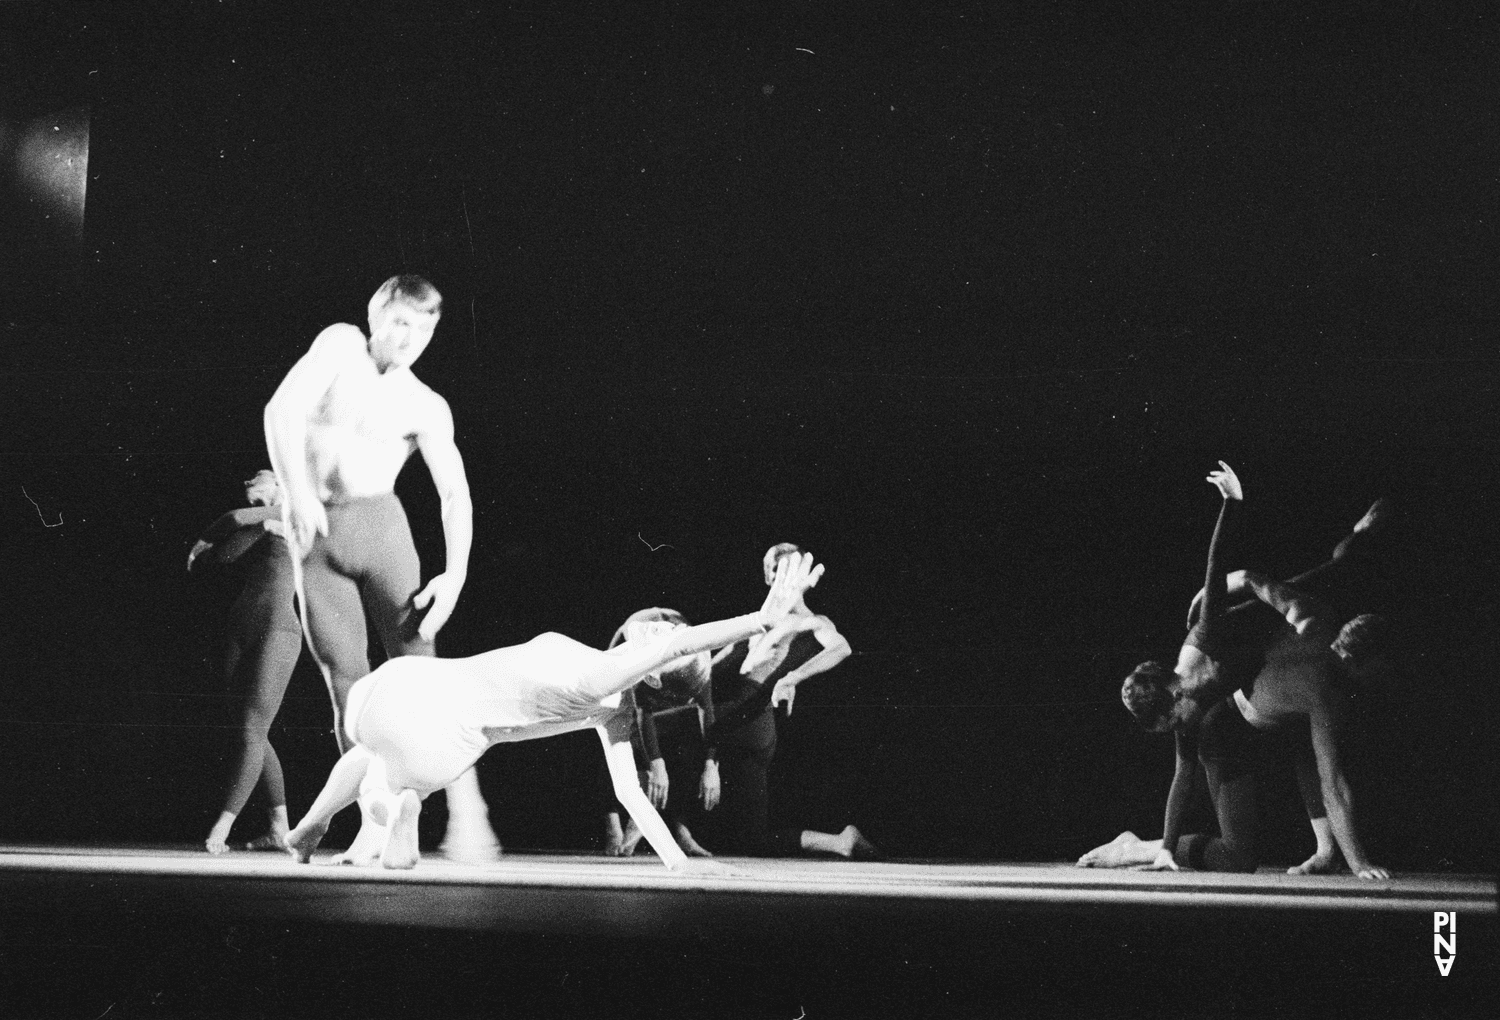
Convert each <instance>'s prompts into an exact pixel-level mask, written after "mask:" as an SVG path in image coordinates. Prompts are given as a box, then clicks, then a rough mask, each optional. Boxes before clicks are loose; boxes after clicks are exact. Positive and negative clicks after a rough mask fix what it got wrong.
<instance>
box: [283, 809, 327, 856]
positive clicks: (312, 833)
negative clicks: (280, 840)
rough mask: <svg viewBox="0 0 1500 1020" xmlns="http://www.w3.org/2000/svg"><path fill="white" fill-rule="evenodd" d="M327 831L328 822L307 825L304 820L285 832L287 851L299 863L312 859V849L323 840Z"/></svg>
mask: <svg viewBox="0 0 1500 1020" xmlns="http://www.w3.org/2000/svg"><path fill="white" fill-rule="evenodd" d="M327 833H328V823H327V822H323V823H322V824H321V825H309V824H308V823H307V822H306V821H305V820H304V821H303V823H302V824H301V825H299V826H297V827H296V828H295V829H293V830H292V831H291V832H289V833H287V834H286V849H287V853H289V854H291V855H292V856H293V857H295V858H297V860H298V862H299V863H302V864H306V863H307V862H308V861H310V860H312V855H313V851H314V850H316V849H317V848H318V844H319V843H321V842H322V841H323V837H324V836H325V835H326V834H327Z"/></svg>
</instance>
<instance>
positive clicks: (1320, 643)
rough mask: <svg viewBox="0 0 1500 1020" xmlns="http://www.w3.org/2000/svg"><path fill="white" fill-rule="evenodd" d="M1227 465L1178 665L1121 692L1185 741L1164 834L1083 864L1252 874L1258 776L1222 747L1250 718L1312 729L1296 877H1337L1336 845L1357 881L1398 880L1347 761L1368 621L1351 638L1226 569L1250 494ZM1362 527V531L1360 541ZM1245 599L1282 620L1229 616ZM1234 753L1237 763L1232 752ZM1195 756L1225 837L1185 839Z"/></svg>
mask: <svg viewBox="0 0 1500 1020" xmlns="http://www.w3.org/2000/svg"><path fill="white" fill-rule="evenodd" d="M1219 464H1220V468H1221V469H1222V470H1220V471H1215V472H1212V473H1211V474H1210V475H1209V478H1208V480H1209V482H1210V483H1211V484H1213V485H1214V486H1215V487H1216V488H1218V489H1219V491H1220V493H1221V494H1222V496H1223V498H1224V504H1223V507H1222V508H1221V512H1220V515H1219V522H1218V524H1217V525H1216V527H1215V529H1214V537H1213V541H1212V542H1211V543H1210V546H1209V556H1208V570H1207V577H1206V579H1205V582H1204V588H1203V591H1202V593H1201V612H1199V613H1198V614H1197V616H1198V618H1197V620H1196V622H1195V623H1194V625H1193V628H1192V631H1191V633H1190V634H1189V635H1188V639H1187V641H1186V642H1184V644H1183V647H1182V650H1181V652H1180V654H1179V656H1178V661H1177V666H1176V668H1175V669H1174V670H1171V671H1169V670H1167V669H1166V667H1165V666H1163V665H1162V664H1160V663H1155V662H1147V663H1143V664H1142V665H1140V666H1138V667H1136V669H1135V671H1134V672H1132V673H1131V675H1130V676H1129V677H1127V678H1126V680H1125V684H1124V687H1123V689H1122V691H1121V698H1122V700H1123V701H1124V702H1125V705H1126V707H1127V708H1128V709H1129V710H1130V712H1131V714H1132V715H1134V716H1135V717H1136V719H1137V720H1138V721H1139V722H1141V724H1142V725H1143V726H1145V727H1146V728H1147V729H1150V730H1152V731H1154V732H1163V731H1167V730H1170V731H1172V732H1173V733H1174V734H1175V735H1176V742H1177V769H1176V772H1175V773H1174V775H1173V780H1172V787H1171V790H1170V792H1169V793H1168V796H1167V808H1166V816H1165V821H1164V825H1163V833H1162V838H1161V839H1160V840H1151V841H1147V840H1141V839H1138V838H1137V837H1135V836H1134V834H1132V833H1122V834H1121V835H1120V836H1119V837H1117V838H1116V839H1115V840H1114V842H1112V843H1108V844H1105V845H1104V846H1102V847H1099V848H1097V849H1095V850H1093V851H1090V852H1089V853H1087V854H1085V855H1084V856H1083V857H1082V858H1080V859H1079V862H1078V863H1079V864H1080V865H1082V866H1085V867H1124V866H1144V867H1147V868H1149V869H1155V870H1172V871H1176V870H1178V868H1179V866H1180V865H1181V864H1188V865H1190V866H1193V867H1198V868H1204V867H1208V868H1209V869H1210V870H1253V869H1254V867H1255V863H1256V858H1255V856H1254V851H1253V848H1247V847H1245V846H1241V845H1237V843H1242V842H1245V843H1248V842H1253V840H1240V839H1238V838H1237V836H1236V833H1247V834H1253V827H1254V809H1255V808H1254V800H1253V789H1254V786H1253V780H1251V779H1250V777H1249V775H1248V773H1247V772H1246V771H1245V770H1244V769H1243V768H1241V767H1240V766H1239V764H1238V763H1234V765H1233V767H1231V768H1229V769H1225V770H1223V774H1220V771H1221V769H1220V766H1221V763H1220V761H1219V760H1218V745H1220V744H1222V743H1225V742H1235V741H1239V742H1240V743H1242V742H1243V741H1242V738H1236V737H1234V736H1233V730H1232V728H1231V727H1232V726H1233V725H1234V724H1236V723H1239V722H1240V721H1241V720H1242V721H1243V723H1248V724H1249V726H1250V727H1253V728H1255V729H1257V730H1272V729H1280V728H1285V727H1289V726H1294V725H1300V724H1302V723H1304V722H1305V723H1306V724H1307V726H1308V729H1309V733H1310V740H1311V744H1310V750H1308V751H1307V753H1303V751H1302V750H1299V752H1298V754H1297V757H1296V764H1297V768H1298V774H1299V776H1298V778H1299V785H1300V786H1301V788H1302V792H1303V799H1304V802H1305V803H1306V805H1307V808H1308V814H1309V817H1310V818H1311V820H1312V824H1313V831H1314V835H1315V836H1316V838H1317V844H1318V849H1317V852H1316V853H1315V854H1314V855H1313V857H1312V858H1310V859H1309V860H1308V861H1306V862H1304V863H1303V864H1302V865H1299V866H1298V867H1296V868H1293V869H1290V870H1291V871H1293V872H1294V873H1304V874H1305V873H1316V872H1325V871H1329V870H1331V869H1332V867H1333V846H1332V844H1333V842H1334V841H1336V842H1337V844H1338V847H1339V848H1340V849H1341V850H1343V853H1344V858H1345V861H1346V862H1347V863H1348V865H1349V869H1350V870H1351V871H1353V872H1354V873H1355V874H1356V875H1358V876H1359V877H1360V878H1365V879H1384V878H1389V877H1390V872H1389V871H1387V870H1386V869H1385V868H1382V867H1379V866H1377V865H1375V864H1372V863H1371V862H1370V860H1369V857H1368V856H1367V854H1366V853H1365V850H1364V845H1363V842H1362V841H1361V839H1360V837H1359V831H1358V827H1357V826H1356V823H1355V813H1354V798H1353V794H1352V792H1351V789H1350V786H1349V783H1348V780H1347V778H1346V777H1345V774H1344V768H1343V760H1342V759H1343V755H1342V751H1343V744H1344V742H1345V728H1346V719H1347V716H1348V704H1347V700H1348V694H1347V691H1346V680H1347V678H1348V677H1349V675H1350V672H1351V670H1350V667H1349V666H1348V665H1346V664H1345V662H1344V661H1343V660H1344V659H1345V656H1346V653H1347V652H1348V651H1349V650H1350V646H1351V645H1352V644H1353V643H1354V642H1355V639H1356V638H1357V636H1358V631H1360V630H1363V629H1365V626H1366V625H1367V624H1368V622H1369V618H1368V617H1364V618H1360V619H1359V620H1358V621H1355V622H1353V623H1351V624H1350V625H1349V627H1346V628H1345V631H1346V632H1347V636H1346V635H1342V634H1340V631H1339V628H1338V622H1339V621H1338V618H1337V616H1335V615H1334V613H1333V612H1332V610H1331V609H1329V608H1328V607H1327V606H1326V605H1325V604H1323V603H1322V602H1320V601H1319V600H1317V599H1315V598H1313V597H1312V596H1310V595H1309V594H1307V593H1306V592H1304V591H1301V590H1299V589H1297V588H1295V587H1293V586H1292V585H1290V584H1285V583H1280V582H1276V581H1273V580H1272V579H1270V578H1268V577H1266V576H1265V575H1263V574H1259V573H1257V572H1253V571H1243V570H1240V571H1235V572H1233V573H1232V574H1226V573H1225V572H1224V571H1223V569H1222V566H1221V563H1222V556H1223V545H1224V539H1225V537H1226V534H1227V532H1228V531H1229V530H1230V528H1231V526H1232V524H1233V517H1234V511H1235V510H1236V509H1237V508H1238V505H1239V504H1240V503H1241V502H1242V501H1243V498H1244V494H1243V491H1242V489H1241V487H1240V482H1239V479H1238V478H1237V477H1235V474H1234V472H1233V470H1231V469H1230V467H1229V466H1228V465H1227V464H1225V463H1224V462H1223V461H1220V462H1219ZM1363 524H1365V522H1361V525H1363ZM1361 525H1356V526H1355V527H1356V534H1358V532H1359V531H1360V530H1361ZM1342 548H1344V546H1343V545H1342V544H1341V549H1342ZM1304 576H1306V577H1311V576H1313V575H1312V574H1309V575H1304ZM1247 592H1248V593H1253V594H1254V595H1255V596H1256V598H1257V599H1258V600H1259V602H1260V603H1263V604H1264V606H1269V607H1271V608H1272V609H1274V610H1275V611H1276V614H1277V615H1276V618H1273V619H1271V620H1270V621H1269V622H1266V621H1265V620H1263V619H1257V618H1256V616H1255V615H1253V614H1252V613H1251V612H1247V611H1246V610H1245V609H1236V610H1235V611H1233V612H1231V611H1230V610H1229V608H1228V607H1229V600H1230V598H1231V597H1234V596H1242V595H1244V594H1246V593H1247ZM1196 603H1197V600H1195V604H1196ZM1250 608H1253V606H1252V607H1250ZM1350 628H1354V629H1353V630H1351V629H1350ZM1225 699H1232V700H1231V701H1226V700H1225ZM1221 734H1227V735H1228V736H1227V738H1224V737H1221V736H1220V735H1221ZM1200 741H1201V743H1202V750H1201V751H1200V749H1199V745H1200ZM1211 746H1213V748H1214V750H1213V751H1210V750H1209V749H1210V747H1211ZM1236 751H1237V749H1236ZM1228 756H1229V757H1235V758H1238V757H1239V755H1238V754H1237V753H1235V752H1231V753H1230V755H1228ZM1195 758H1197V759H1201V760H1202V763H1203V764H1204V766H1205V768H1206V770H1207V771H1208V773H1209V775H1208V780H1209V793H1210V795H1211V797H1212V799H1213V801H1214V806H1215V810H1216V812H1217V813H1218V816H1219V820H1220V828H1221V838H1219V839H1217V840H1215V839H1209V838H1207V837H1202V836H1194V837H1191V838H1189V837H1183V836H1182V835H1181V826H1182V823H1183V820H1184V818H1185V815H1186V811H1187V805H1188V800H1189V797H1190V791H1191V789H1192V783H1193V778H1194V775H1195V772H1196V768H1197V764H1198V762H1197V761H1195V760H1194V759H1195ZM1325 809H1326V816H1325V815H1324V811H1325ZM1330 836H1331V839H1330Z"/></svg>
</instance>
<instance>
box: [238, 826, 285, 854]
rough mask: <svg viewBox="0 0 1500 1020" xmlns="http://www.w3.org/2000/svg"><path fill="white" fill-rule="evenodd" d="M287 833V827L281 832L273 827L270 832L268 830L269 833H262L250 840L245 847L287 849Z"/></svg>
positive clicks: (247, 848)
mask: <svg viewBox="0 0 1500 1020" xmlns="http://www.w3.org/2000/svg"><path fill="white" fill-rule="evenodd" d="M286 835H287V834H286V830H285V829H283V830H281V831H280V832H277V831H276V830H274V829H273V830H271V831H270V832H267V833H264V834H262V835H259V836H256V837H255V838H254V839H252V840H251V841H250V842H248V843H246V844H245V849H246V850H285V849H286Z"/></svg>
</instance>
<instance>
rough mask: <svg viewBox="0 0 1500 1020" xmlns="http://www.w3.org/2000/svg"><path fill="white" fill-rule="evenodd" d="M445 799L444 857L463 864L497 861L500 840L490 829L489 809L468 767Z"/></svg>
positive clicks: (448, 790) (474, 776) (473, 772)
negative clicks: (446, 811)
mask: <svg viewBox="0 0 1500 1020" xmlns="http://www.w3.org/2000/svg"><path fill="white" fill-rule="evenodd" d="M444 792H445V793H446V794H447V796H448V831H447V833H446V834H445V835H444V836H443V846H442V850H443V854H444V855H445V856H447V857H448V858H450V859H452V860H455V861H461V862H463V863H465V864H492V863H494V862H495V861H497V860H499V859H500V840H499V839H498V838H497V837H496V836H495V830H494V829H493V828H491V827H490V810H489V807H488V805H486V804H485V802H484V794H482V793H480V791H479V776H478V775H477V774H476V773H475V771H474V770H473V769H472V768H470V769H468V770H467V771H465V772H464V774H463V775H461V776H459V777H458V778H457V779H455V780H454V781H453V782H451V783H449V784H448V786H447V788H446V789H445V791H444Z"/></svg>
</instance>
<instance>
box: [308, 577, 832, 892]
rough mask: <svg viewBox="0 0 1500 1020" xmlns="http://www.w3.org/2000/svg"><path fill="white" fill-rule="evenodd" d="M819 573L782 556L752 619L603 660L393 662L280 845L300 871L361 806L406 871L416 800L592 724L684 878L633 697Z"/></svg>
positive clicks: (566, 645)
mask: <svg viewBox="0 0 1500 1020" xmlns="http://www.w3.org/2000/svg"><path fill="white" fill-rule="evenodd" d="M822 574H823V568H822V566H821V565H818V566H815V565H814V563H813V558H812V557H811V556H810V555H800V554H795V555H791V556H787V557H785V558H784V559H783V561H782V562H781V563H780V564H779V565H778V567H777V573H776V578H775V582H774V583H773V584H772V586H771V591H770V592H769V594H767V596H766V599H765V602H764V603H763V604H762V606H761V608H760V610H759V611H758V612H754V613H749V614H746V615H745V616H737V617H734V618H733V619H729V620H720V621H718V622H716V623H705V624H699V625H697V626H692V627H690V626H687V625H685V624H677V623H673V622H671V621H638V622H632V623H631V624H628V625H627V628H626V631H627V633H626V640H625V642H624V643H623V644H620V645H618V646H616V647H615V648H612V649H611V650H609V651H607V652H604V651H599V650H598V649H594V648H589V647H588V646H587V645H583V644H580V643H579V642H577V641H574V640H573V639H572V638H569V637H565V636H563V635H562V634H554V633H548V634H542V635H540V636H539V637H535V638H532V639H531V640H530V641H528V642H526V643H525V644H523V645H513V646H511V647H508V648H497V649H495V650H494V651H490V652H484V653H482V654H480V655H474V656H470V657H468V658H464V659H437V658H426V657H408V658H400V659H391V660H390V661H388V662H386V663H384V664H383V665H382V666H380V668H378V669H376V670H375V671H374V672H373V673H371V674H370V675H369V676H367V677H365V678H364V679H362V680H360V681H359V682H358V683H357V684H355V685H354V688H353V690H352V691H351V692H350V695H349V706H348V713H347V714H346V716H345V717H344V727H345V731H346V733H347V735H348V737H349V739H350V740H351V741H353V743H354V747H353V748H352V749H351V750H350V751H349V752H348V753H346V754H345V755H344V757H343V758H341V759H339V762H338V764H336V765H335V766H334V767H333V771H332V772H331V773H330V774H329V776H328V782H327V784H326V785H325V786H324V787H323V791H322V792H321V793H320V794H318V797H317V799H316V800H315V801H314V802H313V805H312V807H311V808H309V809H308V812H307V815H306V816H305V817H304V818H303V819H302V820H301V821H300V822H298V823H297V827H296V828H295V829H293V830H292V832H291V834H290V835H289V836H288V837H287V845H288V848H289V849H290V850H291V852H292V854H293V856H295V857H296V858H297V859H298V860H299V861H302V862H304V863H305V862H306V861H308V860H309V859H310V858H311V856H312V853H313V851H314V850H316V849H317V846H318V842H319V840H321V839H322V837H323V833H324V832H326V831H327V829H328V823H329V820H330V819H332V818H333V816H334V815H335V814H337V813H338V812H339V811H341V810H343V809H344V808H345V807H348V806H349V805H350V804H352V803H354V801H355V800H356V799H358V801H359V804H360V809H361V811H362V812H365V813H368V814H370V815H372V816H373V817H374V818H375V819H376V820H377V821H379V822H381V823H382V824H387V823H388V828H387V829H386V833H387V835H386V839H385V845H384V846H382V847H381V848H380V863H381V865H382V866H384V867H387V868H411V867H414V866H415V865H416V863H417V860H418V856H419V855H418V850H417V818H418V816H419V814H420V812H421V810H422V798H424V797H426V796H427V795H428V794H429V793H431V792H432V791H433V790H436V789H439V788H440V787H442V786H443V785H444V784H446V783H449V782H451V781H452V779H453V777H454V776H457V775H459V774H460V773H462V772H463V771H465V770H466V769H469V768H472V767H473V765H474V762H475V761H477V760H478V759H479V757H480V756H481V755H482V754H484V752H485V751H486V750H487V749H488V748H489V747H490V746H491V745H493V744H497V743H503V742H510V741H519V740H535V739H539V738H541V737H549V736H553V735H555V734H559V733H571V732H574V731H576V730H581V729H587V728H589V727H593V728H594V729H595V730H596V731H597V732H598V734H599V739H600V740H601V741H602V742H603V744H604V755H605V758H606V760H607V761H608V763H609V771H610V776H611V778H612V779H613V781H614V788H615V796H617V797H619V799H620V803H621V804H623V805H624V806H625V809H626V810H627V811H629V812H630V815H631V817H632V818H633V819H635V822H636V824H638V825H639V826H640V827H641V830H642V832H644V833H645V836H646V839H647V840H649V841H650V843H651V846H652V849H654V850H655V851H656V854H657V856H658V857H660V858H661V860H662V863H663V864H665V865H666V866H667V867H668V868H672V869H674V870H675V869H678V868H681V867H682V866H683V865H684V864H685V863H686V862H687V855H686V854H684V853H683V851H682V850H681V848H679V847H678V845H677V843H676V841H675V840H674V839H673V838H672V833H671V832H670V830H668V828H667V825H666V823H665V822H663V821H662V819H661V816H660V815H659V814H657V813H656V809H655V808H654V807H652V806H651V802H650V801H649V800H647V798H646V795H645V794H644V793H643V792H642V791H641V787H640V783H639V781H638V779H637V776H636V768H635V752H634V750H633V749H632V748H631V745H630V734H631V728H632V726H633V725H634V722H635V714H636V713H635V701H634V698H633V697H632V696H631V695H632V694H633V691H632V688H633V687H634V686H635V685H636V684H637V683H639V682H641V681H642V680H646V681H647V682H651V680H652V676H653V674H654V675H655V678H656V682H657V683H660V682H661V674H662V673H664V672H667V671H671V670H677V669H701V668H702V664H701V662H698V663H695V662H694V661H693V660H694V658H695V657H699V656H703V655H705V654H706V653H707V651H708V650H709V649H712V648H719V647H722V646H724V645H728V644H733V643H734V642H736V641H740V640H743V639H744V638H747V637H750V636H752V635H755V634H761V633H765V632H766V631H767V630H768V629H771V628H773V627H774V626H775V625H776V624H777V623H779V622H781V621H782V620H783V619H785V618H786V617H787V616H788V615H789V614H791V613H792V612H793V610H794V609H795V607H796V606H797V604H798V603H799V602H800V600H801V597H802V593H803V592H804V591H805V590H806V589H808V588H810V587H812V586H813V585H815V584H817V583H818V578H819V577H821V576H822Z"/></svg>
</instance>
